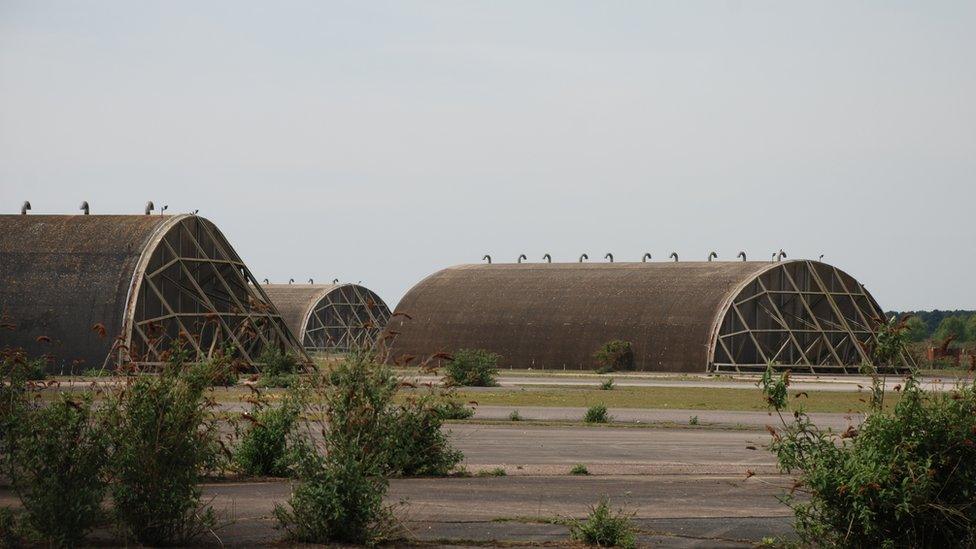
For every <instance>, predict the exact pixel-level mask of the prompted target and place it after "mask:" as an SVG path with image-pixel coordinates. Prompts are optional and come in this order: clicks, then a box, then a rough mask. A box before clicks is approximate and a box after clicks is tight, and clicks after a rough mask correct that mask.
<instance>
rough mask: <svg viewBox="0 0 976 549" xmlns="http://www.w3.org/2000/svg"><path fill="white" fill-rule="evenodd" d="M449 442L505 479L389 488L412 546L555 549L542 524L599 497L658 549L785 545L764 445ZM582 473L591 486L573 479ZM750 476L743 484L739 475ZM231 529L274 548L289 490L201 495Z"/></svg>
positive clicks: (678, 434) (635, 431)
mask: <svg viewBox="0 0 976 549" xmlns="http://www.w3.org/2000/svg"><path fill="white" fill-rule="evenodd" d="M449 429H450V437H451V438H452V440H453V441H454V442H455V444H457V446H458V447H459V448H460V449H461V450H463V451H464V453H465V466H466V467H467V469H468V470H469V471H470V472H472V473H477V472H478V471H479V470H481V469H488V468H493V467H502V468H504V469H505V470H506V472H507V476H503V477H484V478H479V477H472V478H463V477H462V478H441V479H433V478H421V479H394V480H393V481H392V482H391V486H390V492H389V495H388V497H387V500H388V501H389V502H390V503H392V504H398V505H399V507H398V510H397V516H398V517H399V518H400V519H401V520H402V521H404V526H405V527H406V529H407V530H408V532H409V534H410V536H411V537H412V538H413V539H416V540H418V541H424V542H437V543H443V544H449V545H452V546H458V545H461V546H463V545H467V544H482V545H483V544H491V543H492V542H497V543H499V544H503V543H504V544H506V545H507V544H511V543H546V544H560V543H562V542H566V541H567V540H568V538H569V529H568V527H567V526H565V525H561V524H549V523H547V522H544V521H546V520H548V519H553V518H562V519H565V518H582V517H584V516H585V515H586V514H587V513H588V511H589V508H590V506H591V505H593V504H595V503H596V502H597V501H598V500H599V499H600V498H601V497H603V496H606V497H609V498H610V501H611V503H612V504H613V505H614V506H619V507H621V508H623V509H624V510H625V511H626V512H627V513H632V514H633V516H634V519H635V522H636V523H637V524H638V526H639V527H640V529H641V531H642V533H641V536H640V540H641V543H642V544H647V545H653V546H656V547H751V546H752V544H753V543H755V542H757V541H759V540H761V539H762V538H763V537H764V536H781V535H789V534H790V532H791V528H790V524H791V522H790V520H791V519H790V516H789V512H788V509H786V508H785V507H784V506H783V505H782V504H780V503H779V502H778V501H777V500H776V495H777V494H781V493H783V491H784V490H785V489H786V488H787V487H788V486H789V485H790V484H791V482H790V480H789V479H787V478H786V477H783V476H780V475H778V474H776V467H775V465H774V461H773V458H772V456H770V455H769V454H768V453H767V452H765V451H764V450H762V448H759V449H758V450H749V449H747V448H746V447H747V446H749V445H752V444H761V443H762V442H765V441H766V440H768V435H767V434H765V433H761V434H760V433H756V432H741V431H721V430H684V429H656V428H608V427H595V428H590V427H549V426H546V427H541V426H540V427H537V426H507V425H506V426H495V425H477V424H453V425H451V426H450V427H449ZM576 463H583V464H586V466H587V468H588V469H589V471H590V473H591V475H590V476H571V475H569V474H568V471H569V468H570V467H571V466H572V465H574V464H576ZM747 471H753V472H755V473H756V476H753V477H751V478H748V479H747V478H746V474H747V473H746V472H747ZM205 492H206V494H207V496H208V497H213V498H214V499H213V505H214V507H215V508H216V509H218V510H221V511H222V513H223V514H224V516H225V517H227V518H228V519H233V520H235V521H236V522H235V524H234V525H233V526H231V527H228V528H227V529H225V530H224V531H222V532H220V536H221V540H222V541H223V543H225V544H228V545H238V546H241V545H254V544H263V543H272V542H274V541H275V540H277V539H279V538H280V532H276V531H275V530H274V529H273V524H274V521H273V519H272V516H271V512H272V509H273V506H274V502H276V501H277V502H281V501H284V500H285V499H287V497H288V494H289V484H288V483H287V482H285V481H270V482H260V483H253V482H249V483H217V484H209V485H207V486H205Z"/></svg>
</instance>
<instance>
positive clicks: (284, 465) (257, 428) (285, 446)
mask: <svg viewBox="0 0 976 549" xmlns="http://www.w3.org/2000/svg"><path fill="white" fill-rule="evenodd" d="M300 403H301V397H300V396H298V395H297V394H296V393H295V392H290V393H288V394H286V395H285V397H284V400H283V401H282V402H281V403H279V404H277V405H272V404H270V403H268V402H267V401H266V400H265V399H263V398H260V396H259V397H258V398H257V399H255V400H254V402H253V405H252V410H251V411H250V412H249V413H247V414H245V415H244V419H243V420H244V422H246V428H245V430H244V432H243V434H241V435H240V442H238V444H237V448H236V449H235V450H234V465H235V466H236V467H237V469H238V470H239V471H240V472H242V473H244V474H246V475H251V476H277V477H281V476H287V475H288V474H289V473H290V472H291V467H292V464H293V462H294V459H295V458H294V455H293V452H292V451H291V448H290V444H289V442H290V439H291V436H292V432H293V431H294V429H295V427H296V425H297V424H298V420H299V414H300V413H301V404H300Z"/></svg>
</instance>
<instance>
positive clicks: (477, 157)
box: [0, 0, 976, 309]
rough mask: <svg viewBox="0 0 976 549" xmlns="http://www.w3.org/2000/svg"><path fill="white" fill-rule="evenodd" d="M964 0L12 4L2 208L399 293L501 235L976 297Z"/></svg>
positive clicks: (975, 144)
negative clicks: (840, 273) (199, 235)
mask: <svg viewBox="0 0 976 549" xmlns="http://www.w3.org/2000/svg"><path fill="white" fill-rule="evenodd" d="M974 29H976V3H974V2H958V3H956V2H921V1H920V2H917V3H903V2H891V1H884V2H871V3H865V2H850V1H843V2H835V3H830V2H805V3H802V4H801V3H798V2H784V1H782V0H776V1H771V2H691V1H687V0H678V1H674V2H605V1H596V0H594V1H592V2H569V1H566V0H558V1H552V2H531V1H526V0H518V1H511V2H500V1H484V2H478V3H474V2H460V1H455V0H451V1H445V2H433V1H430V2H405V1H402V2H391V3H385V2H366V1H363V0H355V1H350V2H321V1H320V2H271V1H268V2H242V1H233V2H174V1H166V2H132V1H118V2H109V1H103V2H59V3H53V2H44V1H39V0H29V1H23V2H12V1H10V0H0V210H2V211H4V212H9V213H14V212H16V211H18V209H19V207H20V204H21V202H22V201H23V200H25V199H29V200H30V201H31V202H32V203H33V205H34V212H35V213H74V212H76V211H77V207H78V204H79V202H80V201H81V200H88V201H89V202H90V203H91V207H92V212H93V213H138V212H141V210H142V207H143V204H144V203H145V201H146V200H150V199H151V200H153V201H155V202H156V204H157V205H158V204H163V203H165V204H169V206H170V211H171V212H185V211H192V210H195V209H198V208H199V210H200V213H201V214H202V215H205V216H207V217H208V218H210V219H211V220H213V221H214V222H216V223H217V225H218V226H220V227H221V229H222V230H223V231H224V233H225V234H226V235H227V236H228V238H229V239H230V240H231V242H232V243H233V244H234V246H235V247H236V249H237V250H238V252H239V253H240V254H241V256H242V257H243V258H244V260H245V261H246V262H247V263H248V265H249V266H250V267H251V269H252V271H253V272H254V274H255V276H256V277H258V278H259V279H260V278H265V277H268V278H270V279H272V280H273V281H279V282H281V281H287V279H288V278H289V277H294V278H296V279H298V280H304V279H306V278H308V277H310V276H311V277H314V278H315V279H316V280H317V281H331V279H332V278H334V277H339V278H340V279H342V280H346V281H360V280H361V281H363V283H364V284H366V285H368V286H369V287H371V288H373V289H374V290H376V291H377V292H378V293H379V294H380V295H381V296H383V297H384V298H385V299H387V301H389V302H390V303H391V305H392V304H394V303H396V301H397V300H399V298H400V297H401V296H402V295H403V294H404V293H405V292H406V291H407V290H408V289H409V288H410V286H412V285H413V284H414V283H415V282H417V281H419V280H420V279H421V278H423V277H424V276H426V275H427V274H429V273H431V272H433V271H435V270H438V269H440V268H442V267H445V266H448V265H452V264H457V263H469V262H478V261H480V259H481V256H482V255H483V254H485V253H491V254H492V255H493V257H494V258H495V260H496V262H498V261H514V260H515V258H516V257H517V256H518V255H519V254H520V253H523V252H524V253H526V254H528V256H529V258H530V259H531V260H533V261H539V260H540V258H541V256H542V255H543V254H544V253H546V252H549V253H551V254H552V255H553V257H554V258H555V259H556V260H557V261H575V260H576V258H577V256H579V254H580V253H582V252H588V253H589V255H590V257H591V258H594V259H597V260H602V259H601V258H602V257H603V255H604V254H605V253H606V252H613V253H614V254H615V255H616V258H617V260H618V261H620V260H639V258H640V257H641V255H642V254H643V253H644V252H645V251H649V252H651V253H652V254H653V255H654V257H655V259H663V258H665V257H666V256H667V255H668V254H669V253H670V252H671V251H672V250H674V251H677V252H678V253H679V254H680V256H681V258H682V259H688V260H692V259H694V260H702V259H704V258H705V256H706V255H707V253H708V252H709V251H710V250H715V251H717V252H718V254H719V257H720V258H722V259H731V258H734V256H735V254H736V253H738V251H739V250H745V251H747V252H748V253H749V254H750V258H756V259H765V258H769V257H770V255H771V254H772V252H773V251H774V250H778V249H779V248H783V249H785V250H786V251H787V253H788V254H789V255H790V257H816V256H818V255H820V254H821V253H823V254H826V257H825V260H826V261H829V262H832V263H834V264H836V265H837V266H839V267H841V268H843V269H845V270H847V271H848V272H850V273H851V274H852V275H854V276H856V277H858V278H859V279H861V280H862V282H864V283H865V284H866V285H867V286H868V289H869V290H871V291H872V292H873V293H874V295H875V297H876V298H877V299H878V300H879V301H880V302H881V304H882V306H883V307H886V308H897V309H909V308H963V307H968V308H976V222H974V207H976V30H974Z"/></svg>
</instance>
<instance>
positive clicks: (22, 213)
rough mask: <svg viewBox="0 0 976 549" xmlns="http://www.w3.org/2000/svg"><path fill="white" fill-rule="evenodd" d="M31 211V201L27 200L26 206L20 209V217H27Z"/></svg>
mask: <svg viewBox="0 0 976 549" xmlns="http://www.w3.org/2000/svg"><path fill="white" fill-rule="evenodd" d="M29 209H31V206H30V201H29V200H25V201H24V205H23V206H21V207H20V215H27V210H29Z"/></svg>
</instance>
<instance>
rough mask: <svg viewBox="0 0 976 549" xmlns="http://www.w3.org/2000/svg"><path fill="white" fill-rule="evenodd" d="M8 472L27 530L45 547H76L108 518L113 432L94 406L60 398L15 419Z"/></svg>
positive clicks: (32, 406)
mask: <svg viewBox="0 0 976 549" xmlns="http://www.w3.org/2000/svg"><path fill="white" fill-rule="evenodd" d="M16 417H17V426H16V427H15V428H13V429H12V431H11V438H10V441H11V444H10V453H9V455H8V458H9V459H8V460H7V463H6V464H5V465H6V467H5V470H6V472H7V474H8V476H9V477H10V479H11V483H12V485H13V487H14V490H15V492H16V493H17V495H18V497H19V498H20V501H21V502H22V503H23V505H24V510H25V513H24V526H25V527H26V528H28V529H29V530H30V531H31V532H33V533H36V534H37V535H39V536H40V537H41V538H42V539H44V540H45V541H46V542H48V543H50V544H52V545H57V546H74V545H77V544H78V543H80V542H81V541H82V540H84V538H85V535H86V534H87V533H88V532H89V531H90V530H91V529H92V528H94V527H95V526H96V525H97V524H98V523H99V521H100V520H101V519H102V518H103V514H102V511H101V506H102V500H103V499H104V496H105V492H106V485H107V482H106V478H105V474H104V469H105V464H106V461H105V453H106V450H107V448H108V433H107V431H106V428H105V425H104V421H103V419H102V417H100V414H98V413H96V411H95V410H94V409H93V406H92V395H91V393H86V394H85V395H83V396H82V398H80V399H72V398H69V397H68V396H67V395H65V394H61V395H59V396H58V397H57V398H56V399H55V400H54V402H52V403H51V404H50V405H48V406H41V405H37V404H35V403H29V404H27V405H26V406H24V407H22V408H20V413H18V414H17V415H16Z"/></svg>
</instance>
